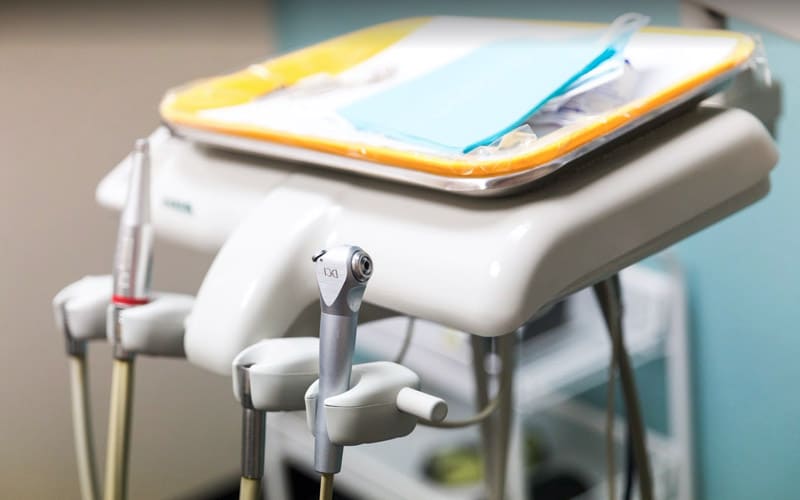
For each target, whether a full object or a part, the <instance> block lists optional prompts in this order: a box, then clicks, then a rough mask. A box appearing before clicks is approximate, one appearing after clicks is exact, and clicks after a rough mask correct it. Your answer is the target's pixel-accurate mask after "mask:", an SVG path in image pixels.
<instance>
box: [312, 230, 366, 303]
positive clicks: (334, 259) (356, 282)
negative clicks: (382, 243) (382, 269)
mask: <svg viewBox="0 0 800 500" xmlns="http://www.w3.org/2000/svg"><path fill="white" fill-rule="evenodd" d="M312 260H313V261H314V265H315V270H316V275H317V285H318V286H319V298H320V306H321V307H322V312H324V313H327V314H335V315H339V316H349V315H352V314H354V313H357V312H358V311H359V309H360V308H361V301H362V298H363V297H364V291H365V290H366V285H367V282H368V281H369V279H370V277H372V271H373V265H372V258H370V256H369V254H367V252H365V251H364V250H363V249H361V248H360V247H357V246H354V245H341V246H337V247H334V248H331V249H329V250H322V251H320V252H319V253H318V254H316V255H315V256H314V257H312Z"/></svg>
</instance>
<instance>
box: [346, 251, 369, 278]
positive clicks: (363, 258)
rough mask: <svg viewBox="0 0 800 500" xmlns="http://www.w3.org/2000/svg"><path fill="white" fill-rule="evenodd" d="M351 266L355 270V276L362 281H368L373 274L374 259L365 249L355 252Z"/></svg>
mask: <svg viewBox="0 0 800 500" xmlns="http://www.w3.org/2000/svg"><path fill="white" fill-rule="evenodd" d="M350 267H351V268H352V270H353V276H354V277H355V279H356V280H357V281H359V282H360V283H364V282H366V281H367V280H369V277H370V276H372V259H371V258H370V257H369V255H367V253H366V252H365V251H363V250H358V251H356V252H355V253H353V258H352V259H351V260H350Z"/></svg>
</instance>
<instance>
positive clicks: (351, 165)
mask: <svg viewBox="0 0 800 500" xmlns="http://www.w3.org/2000/svg"><path fill="white" fill-rule="evenodd" d="M741 71H742V68H734V69H731V70H730V71H728V72H725V73H723V74H721V75H720V76H718V77H717V78H714V79H712V80H710V81H708V82H706V83H705V84H703V85H699V86H697V87H695V88H694V89H692V91H690V92H687V93H684V94H682V95H681V96H680V97H677V98H675V99H673V100H672V101H670V102H669V103H667V104H666V105H664V106H662V107H660V108H659V109H657V110H654V111H651V112H650V113H646V114H644V115H642V116H641V117H639V118H636V119H633V120H630V121H628V122H626V123H625V124H624V125H621V126H619V127H618V128H616V129H615V130H613V131H612V132H610V133H608V134H606V135H604V136H602V137H600V138H598V139H595V140H594V141H592V142H589V143H587V144H584V145H582V146H579V147H577V148H575V149H572V150H570V151H569V152H567V153H566V154H564V155H562V156H560V157H558V158H556V159H555V160H553V161H551V162H549V163H545V164H542V165H539V166H536V167H533V168H530V169H528V170H523V171H520V172H515V173H512V174H504V175H498V176H493V177H449V176H444V175H435V174H430V173H427V172H421V171H417V170H411V169H408V168H402V167H394V166H391V165H384V164H380V163H374V162H371V161H367V160H359V159H356V158H349V157H345V156H340V155H335V154H330V153H323V152H320V151H314V150H310V149H303V148H298V147H294V146H286V145H283V144H278V143H274V142H266V141H261V140H256V139H249V138H246V137H240V136H235V135H228V134H224V133H221V132H209V131H206V130H200V129H196V128H192V127H188V126H183V125H174V124H169V125H168V126H169V127H170V128H171V130H172V131H173V133H175V134H177V135H179V136H182V137H185V138H186V139H189V140H193V141H197V142H201V143H205V144H209V145H212V146H217V147H220V148H224V149H229V150H233V151H242V152H247V153H254V154H258V155H262V156H267V157H271V158H275V159H282V160H289V161H294V162H298V163H302V164H306V165H311V166H317V167H324V168H332V169H336V170H342V171H346V172H351V173H354V174H358V175H365V176H368V177H375V178H378V179H386V180H390V181H394V182H400V183H403V184H411V185H415V186H420V187H425V188H429V189H434V190H437V191H446V192H449V193H453V194H457V195H463V196H474V197H496V196H503V195H508V194H513V193H515V192H518V191H521V190H524V189H526V188H528V187H530V186H531V185H533V184H534V183H536V182H537V181H539V180H541V179H542V178H544V177H546V176H548V175H550V174H552V173H553V172H556V171H557V170H559V169H561V168H562V167H564V166H567V165H568V164H569V163H571V162H573V161H575V160H577V159H579V158H582V157H584V156H586V155H588V154H589V153H591V152H593V151H595V150H597V149H598V148H600V147H601V146H604V145H606V144H608V143H609V142H611V141H614V140H617V139H619V138H622V137H624V136H626V135H628V134H633V133H634V132H637V131H639V130H641V127H642V126H643V125H645V124H647V123H651V122H653V121H655V120H657V119H659V118H662V117H664V116H665V115H667V114H668V113H670V112H673V111H675V110H676V109H679V108H681V107H684V106H688V105H690V104H692V103H696V102H699V101H701V100H702V99H704V98H706V97H708V96H710V95H713V94H715V93H716V92H718V91H719V90H720V89H721V87H723V86H724V85H725V84H727V83H728V82H730V81H731V80H732V79H733V77H734V76H736V75H737V74H738V73H739V72H741Z"/></svg>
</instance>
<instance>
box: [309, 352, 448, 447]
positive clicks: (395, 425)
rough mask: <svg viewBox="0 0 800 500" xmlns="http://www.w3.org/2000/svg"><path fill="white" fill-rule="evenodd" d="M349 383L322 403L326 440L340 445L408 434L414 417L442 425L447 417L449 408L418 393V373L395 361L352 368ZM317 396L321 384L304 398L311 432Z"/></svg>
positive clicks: (433, 397)
mask: <svg viewBox="0 0 800 500" xmlns="http://www.w3.org/2000/svg"><path fill="white" fill-rule="evenodd" d="M350 385H351V388H350V390H349V391H346V392H343V393H342V394H338V395H336V396H331V397H329V398H327V399H326V400H325V414H326V417H327V422H328V436H329V437H330V438H331V441H332V442H334V443H336V444H339V445H343V446H353V445H357V444H364V443H378V442H381V441H387V440H389V439H394V438H398V437H403V436H407V435H408V434H410V433H411V431H413V430H414V427H416V425H417V419H418V418H424V419H427V420H436V421H440V420H442V419H443V418H444V417H445V416H446V415H447V404H446V403H445V402H444V401H443V400H441V399H440V398H437V397H435V396H431V395H429V394H425V393H423V392H420V391H418V390H416V389H417V388H418V387H419V377H418V376H417V374H416V373H414V372H413V371H411V370H409V369H408V368H406V367H405V366H402V365H399V364H397V363H392V362H389V361H377V362H374V363H364V364H360V365H354V366H353V372H352V375H351V376H350ZM318 394H319V381H316V382H314V383H313V384H312V385H311V386H310V387H309V388H308V391H306V395H305V400H306V419H307V423H308V427H309V429H310V430H311V432H314V429H315V426H314V424H315V420H316V401H317V395H318ZM401 394H402V395H401ZM400 400H402V402H400Z"/></svg>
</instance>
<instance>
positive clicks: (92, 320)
mask: <svg viewBox="0 0 800 500" xmlns="http://www.w3.org/2000/svg"><path fill="white" fill-rule="evenodd" d="M111 287H112V284H111V276H110V275H104V276H85V277H83V278H81V279H80V280H78V281H76V282H75V283H72V284H70V285H68V286H66V287H65V288H64V289H62V290H61V291H60V292H58V294H56V296H55V297H54V298H53V312H54V314H55V319H56V324H57V325H58V327H59V328H60V329H61V330H62V331H63V333H64V335H65V336H66V337H67V348H68V350H70V351H72V350H74V349H79V345H81V344H82V343H84V342H86V341H89V340H97V339H103V338H105V337H106V307H107V306H108V303H109V300H111Z"/></svg>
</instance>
